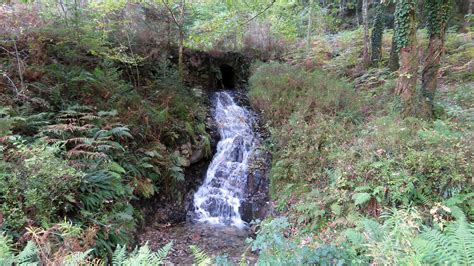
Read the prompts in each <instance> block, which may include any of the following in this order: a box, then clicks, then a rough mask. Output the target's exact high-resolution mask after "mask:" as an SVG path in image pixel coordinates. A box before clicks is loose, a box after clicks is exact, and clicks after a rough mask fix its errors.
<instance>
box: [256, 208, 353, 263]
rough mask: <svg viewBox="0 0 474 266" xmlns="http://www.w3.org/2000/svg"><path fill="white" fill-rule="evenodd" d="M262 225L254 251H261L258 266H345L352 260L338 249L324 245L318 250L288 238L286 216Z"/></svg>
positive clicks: (264, 222)
mask: <svg viewBox="0 0 474 266" xmlns="http://www.w3.org/2000/svg"><path fill="white" fill-rule="evenodd" d="M259 226H260V227H259V230H258V232H257V237H256V238H255V240H253V241H251V247H252V250H253V251H257V250H258V251H259V252H260V256H259V258H258V262H257V265H269V264H271V265H274V264H277V265H281V264H292V265H296V264H298V265H300V264H318V265H334V264H335V265H342V264H344V263H345V262H346V263H347V262H349V261H350V255H349V254H348V253H346V252H345V251H344V250H341V249H339V248H337V247H334V246H331V245H321V246H319V247H316V248H315V247H311V246H307V245H305V244H302V243H301V244H298V242H296V241H295V240H292V239H288V238H287V237H285V234H284V231H285V230H286V229H287V228H288V227H289V223H288V221H287V219H286V218H284V217H283V218H275V219H272V220H268V221H263V222H262V223H261V224H260V225H259Z"/></svg>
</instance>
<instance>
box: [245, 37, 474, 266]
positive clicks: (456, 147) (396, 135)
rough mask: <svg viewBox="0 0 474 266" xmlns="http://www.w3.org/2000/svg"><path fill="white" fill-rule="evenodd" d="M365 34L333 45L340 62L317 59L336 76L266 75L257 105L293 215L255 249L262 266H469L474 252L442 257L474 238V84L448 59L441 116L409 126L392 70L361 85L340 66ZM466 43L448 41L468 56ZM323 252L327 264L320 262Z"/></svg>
mask: <svg viewBox="0 0 474 266" xmlns="http://www.w3.org/2000/svg"><path fill="white" fill-rule="evenodd" d="M419 34H424V33H423V32H421V33H419ZM356 36H357V32H355V33H345V34H343V35H341V36H333V37H332V39H331V43H332V44H334V45H335V47H332V48H330V49H332V50H336V51H337V49H342V50H341V51H340V52H338V53H335V54H334V53H333V57H332V58H329V59H328V58H327V57H325V56H324V57H323V58H321V59H320V58H318V56H322V55H324V53H316V54H314V56H315V57H316V58H315V59H314V60H316V61H318V60H321V61H320V62H323V63H322V65H323V68H325V69H326V71H325V72H323V71H321V70H313V69H312V68H308V65H307V64H305V63H301V64H300V63H298V62H292V64H291V65H290V64H287V63H258V64H256V65H254V70H253V75H252V77H251V79H250V91H249V97H250V100H251V103H252V105H253V106H254V107H255V108H256V109H257V110H260V112H261V114H262V116H263V117H264V118H265V121H266V122H267V127H268V130H269V132H271V137H270V140H269V141H268V144H267V146H268V149H270V150H271V151H272V153H273V163H272V169H271V174H270V180H271V187H270V190H271V193H272V198H273V200H274V203H275V209H276V210H277V211H278V213H279V215H283V216H285V217H287V220H286V218H285V220H281V218H273V219H268V220H267V221H264V222H263V223H262V224H261V225H260V226H261V227H262V228H261V229H260V231H259V233H258V235H257V238H256V240H255V241H254V242H253V243H254V245H255V246H254V248H255V250H260V251H261V253H260V254H261V256H260V260H261V261H262V263H266V262H269V263H289V264H303V263H319V264H326V265H332V264H339V263H340V264H345V263H349V264H368V263H376V264H410V265H412V264H424V263H441V264H443V263H445V262H449V261H452V262H454V260H458V261H459V262H460V263H461V264H462V263H464V264H466V265H467V264H469V262H470V261H472V260H473V259H474V258H473V254H472V250H471V249H472V244H466V245H467V246H466V248H467V250H464V249H463V248H461V247H460V246H458V248H449V249H447V248H446V249H445V250H446V252H445V253H442V252H440V254H436V252H435V251H434V250H436V249H437V248H441V249H443V248H442V246H451V244H448V243H451V242H450V241H452V246H457V245H461V246H462V245H463V243H467V242H466V241H469V239H470V238H471V237H472V221H473V219H474V213H473V200H474V192H473V183H472V182H473V180H472V175H473V165H472V148H471V146H472V145H470V143H472V141H473V134H472V106H471V105H472V97H470V95H471V93H470V92H471V91H472V83H471V82H472V76H470V74H467V72H466V71H467V66H466V65H465V63H462V62H461V61H462V60H457V59H456V58H454V57H456V56H458V54H456V55H455V53H454V52H448V54H447V55H446V59H445V62H444V64H445V66H446V67H444V69H446V72H444V75H445V76H444V77H443V82H442V84H443V85H442V86H441V88H442V89H440V90H441V91H440V92H439V94H438V97H437V102H436V110H437V111H436V118H435V119H434V120H433V121H426V120H422V119H417V118H406V119H402V118H401V117H400V116H399V115H398V114H399V100H398V99H397V97H394V96H393V87H394V79H395V76H393V75H391V74H390V73H388V72H386V70H384V69H383V68H375V69H371V70H370V71H368V72H367V73H365V74H364V75H360V74H358V73H359V72H357V71H354V69H355V68H356V64H357V63H356V62H353V63H349V64H348V63H347V62H351V61H344V62H342V61H340V60H344V58H346V57H347V56H349V55H350V54H351V53H350V51H348V50H346V49H349V48H350V49H359V48H360V46H358V45H354V43H357V42H356V41H355V40H354V38H357V37H356ZM466 40H467V39H466V37H465V36H464V35H463V34H460V35H456V34H448V41H447V47H448V50H449V49H454V50H456V49H464V50H463V51H465V52H466V53H468V52H469V51H470V50H469V49H470V48H469V47H470V46H469V44H468V43H466ZM349 44H350V45H349ZM387 44H388V45H389V43H387V42H384V45H387ZM347 45H348V46H347ZM346 46H347V47H346ZM323 47H324V46H323ZM456 47H462V48H456ZM315 49H329V48H315ZM354 56H355V57H357V56H358V55H354ZM386 56H388V55H386ZM466 58H472V56H471V57H466ZM346 59H347V58H346ZM454 64H456V65H454ZM448 69H449V70H451V71H448ZM341 76H344V77H346V78H347V77H352V78H354V82H353V83H351V82H348V81H346V80H345V78H342V77H341ZM460 77H462V79H463V80H464V83H456V84H455V87H454V84H452V83H451V82H452V81H453V79H459V78H460ZM354 87H355V88H354ZM364 228H365V229H364ZM268 230H270V231H268ZM456 230H458V231H456ZM356 233H357V234H356ZM463 235H464V236H463ZM262 239H265V240H262ZM447 239H449V240H447ZM348 240H349V242H350V243H351V245H349V246H348V245H346V244H345V243H347V241H348ZM272 241H273V242H272ZM270 243H274V246H272V244H270ZM443 243H444V244H443ZM435 246H436V247H435ZM428 247H431V248H428ZM322 249H324V250H326V251H324V254H328V255H329V254H331V255H330V256H331V257H330V259H329V260H327V261H326V262H324V260H322V259H321V258H320V257H318V256H316V254H319V253H318V252H319V251H318V250H322ZM329 250H331V251H329ZM470 250H471V251H470ZM311 256H316V258H318V259H319V260H312V259H313V258H312V257H311Z"/></svg>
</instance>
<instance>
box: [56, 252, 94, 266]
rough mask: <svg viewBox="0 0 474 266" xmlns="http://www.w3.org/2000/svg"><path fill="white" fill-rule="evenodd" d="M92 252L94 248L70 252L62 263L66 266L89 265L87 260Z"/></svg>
mask: <svg viewBox="0 0 474 266" xmlns="http://www.w3.org/2000/svg"><path fill="white" fill-rule="evenodd" d="M91 252H92V249H89V250H87V251H85V252H74V253H72V254H68V255H67V256H65V257H64V259H63V261H62V263H61V264H62V265H65V266H75V265H87V264H86V261H87V259H88V258H89V254H90V253H91Z"/></svg>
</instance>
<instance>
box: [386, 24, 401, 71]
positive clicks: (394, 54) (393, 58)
mask: <svg viewBox="0 0 474 266" xmlns="http://www.w3.org/2000/svg"><path fill="white" fill-rule="evenodd" d="M396 35H397V27H394V29H393V36H392V47H391V48H390V59H389V60H388V68H389V69H390V70H392V71H397V70H398V68H400V62H398V60H400V58H399V56H398V48H397V41H396V38H395V36H396Z"/></svg>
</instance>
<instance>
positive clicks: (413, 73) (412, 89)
mask: <svg viewBox="0 0 474 266" xmlns="http://www.w3.org/2000/svg"><path fill="white" fill-rule="evenodd" d="M395 23H396V25H397V29H398V30H397V34H396V35H395V39H396V43H397V47H398V48H399V49H400V70H399V72H400V73H399V77H398V79H397V84H396V87H395V92H396V93H397V94H398V95H400V98H401V99H402V102H403V111H402V114H403V116H417V115H418V113H419V109H420V106H419V98H418V95H417V93H416V80H417V70H418V52H417V49H416V26H417V25H416V24H417V22H416V5H415V0H398V2H397V9H396V11H395Z"/></svg>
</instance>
